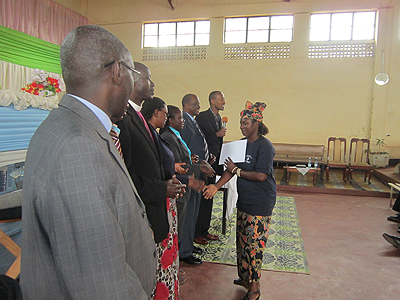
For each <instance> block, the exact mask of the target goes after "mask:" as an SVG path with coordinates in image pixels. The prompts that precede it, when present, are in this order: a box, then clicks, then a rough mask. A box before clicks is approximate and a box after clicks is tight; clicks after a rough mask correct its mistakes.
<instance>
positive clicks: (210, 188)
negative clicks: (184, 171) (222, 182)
mask: <svg viewBox="0 0 400 300" xmlns="http://www.w3.org/2000/svg"><path fill="white" fill-rule="evenodd" d="M217 192H218V188H217V187H216V185H215V184H210V185H207V186H206V187H205V188H204V191H203V196H204V198H206V199H211V198H212V197H214V195H215V194H216V193H217Z"/></svg>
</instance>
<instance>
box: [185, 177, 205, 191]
mask: <svg viewBox="0 0 400 300" xmlns="http://www.w3.org/2000/svg"><path fill="white" fill-rule="evenodd" d="M188 185H189V187H190V188H191V189H193V190H195V191H196V192H201V191H202V190H203V188H204V181H203V180H199V179H196V178H194V174H193V175H192V176H190V177H189V184H188Z"/></svg>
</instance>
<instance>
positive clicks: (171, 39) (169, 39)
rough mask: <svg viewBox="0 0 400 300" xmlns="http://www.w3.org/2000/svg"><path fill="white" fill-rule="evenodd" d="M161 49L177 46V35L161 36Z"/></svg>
mask: <svg viewBox="0 0 400 300" xmlns="http://www.w3.org/2000/svg"><path fill="white" fill-rule="evenodd" d="M158 46H159V47H168V46H175V35H160V38H159V45H158Z"/></svg>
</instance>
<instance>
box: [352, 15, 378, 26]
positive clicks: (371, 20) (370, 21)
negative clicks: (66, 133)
mask: <svg viewBox="0 0 400 300" xmlns="http://www.w3.org/2000/svg"><path fill="white" fill-rule="evenodd" d="M374 25H375V12H374V11H368V12H359V13H354V25H353V26H355V27H358V26H374Z"/></svg>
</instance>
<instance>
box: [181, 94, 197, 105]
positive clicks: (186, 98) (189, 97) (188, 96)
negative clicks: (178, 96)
mask: <svg viewBox="0 0 400 300" xmlns="http://www.w3.org/2000/svg"><path fill="white" fill-rule="evenodd" d="M193 97H196V95H195V94H186V95H185V96H183V98H182V107H185V104H187V103H190V101H191V100H192V98H193Z"/></svg>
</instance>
